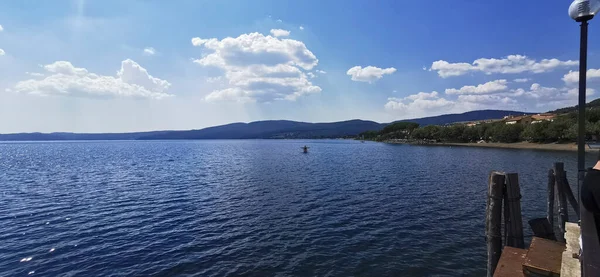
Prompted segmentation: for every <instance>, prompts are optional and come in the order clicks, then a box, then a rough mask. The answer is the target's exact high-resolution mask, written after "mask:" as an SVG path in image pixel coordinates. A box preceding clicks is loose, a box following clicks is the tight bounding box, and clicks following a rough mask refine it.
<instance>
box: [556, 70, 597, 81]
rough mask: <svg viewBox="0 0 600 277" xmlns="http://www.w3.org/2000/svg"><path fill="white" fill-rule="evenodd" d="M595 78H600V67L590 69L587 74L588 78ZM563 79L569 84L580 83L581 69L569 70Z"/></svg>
mask: <svg viewBox="0 0 600 277" xmlns="http://www.w3.org/2000/svg"><path fill="white" fill-rule="evenodd" d="M595 78H600V69H593V68H590V69H588V71H587V74H586V79H587V80H590V79H595ZM562 80H563V81H564V82H565V83H566V84H568V85H572V84H578V83H579V71H569V73H567V74H565V75H564V76H563V78H562Z"/></svg>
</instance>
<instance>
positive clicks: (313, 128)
mask: <svg viewBox="0 0 600 277" xmlns="http://www.w3.org/2000/svg"><path fill="white" fill-rule="evenodd" d="M383 126H384V125H382V124H380V123H377V122H373V121H364V120H349V121H342V122H332V123H306V122H296V121H287V120H275V121H256V122H251V123H233V124H227V125H222V126H215V127H209V128H205V129H201V130H190V131H172V132H166V133H162V134H153V135H149V136H143V137H141V138H140V139H275V138H277V139H284V138H294V139H303V138H340V137H347V136H355V135H357V134H359V133H361V132H364V131H368V130H379V129H381V128H383Z"/></svg>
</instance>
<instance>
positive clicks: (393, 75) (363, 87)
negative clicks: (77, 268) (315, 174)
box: [0, 0, 600, 133]
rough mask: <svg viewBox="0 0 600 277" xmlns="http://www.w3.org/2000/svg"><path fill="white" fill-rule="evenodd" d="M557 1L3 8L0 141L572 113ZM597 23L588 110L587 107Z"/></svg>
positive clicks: (27, 2) (572, 48)
mask: <svg viewBox="0 0 600 277" xmlns="http://www.w3.org/2000/svg"><path fill="white" fill-rule="evenodd" d="M569 5H570V1H568V0H549V1H543V2H542V1H522V0H520V1H518V0H504V1H478V0H453V1H447V0H431V1H394V0H391V1H383V0H382V1H353V0H348V1H336V0H334V1H313V0H303V1H281V0H273V1H271V0H255V1H245V0H226V1H224V0H210V1H204V0H189V1H185V0H180V1H150V0H145V1H141V0H140V1H136V0H129V1H122V0H118V1H112V0H103V1H100V0H96V1H93V0H87V1H85V0H78V1H66V0H64V1H34V0H23V1H0V133H15V132H130V131H150V130H185V129H200V128H204V127H208V126H214V125H220V124H227V123H232V122H250V121H257V120H277V119H285V120H296V121H306V122H332V121H341V120H350V119H364V120H373V121H377V122H391V121H394V120H399V119H408V118H418V117H423V116H433V115H440V114H447V113H461V112H467V111H471V110H480V109H508V110H515V111H523V112H545V111H550V110H553V109H556V108H560V107H565V106H570V105H574V104H576V103H577V86H578V77H577V76H578V64H579V63H578V60H579V24H578V23H577V22H575V21H574V20H572V19H571V18H570V17H569V16H568V13H567V11H568V7H569ZM596 20H598V22H595V21H596ZM596 20H591V21H590V25H589V26H590V27H589V53H588V82H587V83H588V91H587V95H588V100H592V99H595V98H596V97H598V96H600V92H599V91H598V90H600V19H596Z"/></svg>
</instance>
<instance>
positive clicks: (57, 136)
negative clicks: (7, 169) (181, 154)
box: [0, 131, 171, 141]
mask: <svg viewBox="0 0 600 277" xmlns="http://www.w3.org/2000/svg"><path fill="white" fill-rule="evenodd" d="M167 132H171V131H155V132H137V133H98V134H93V133H91V134H78V133H18V134H0V141H44V140H134V139H139V138H140V137H144V136H150V135H156V134H161V133H167Z"/></svg>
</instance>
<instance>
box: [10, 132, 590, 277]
mask: <svg viewBox="0 0 600 277" xmlns="http://www.w3.org/2000/svg"><path fill="white" fill-rule="evenodd" d="M303 145H308V146H310V150H309V153H308V154H302V153H301V149H300V147H301V146H303ZM588 158H589V159H588V165H591V163H592V162H593V159H594V156H593V155H590V156H589V157H588ZM555 161H563V162H565V167H566V170H567V171H568V175H569V178H570V180H571V184H572V185H573V186H575V184H576V183H575V178H576V153H575V152H549V151H534V150H508V149H488V148H468V147H452V148H450V147H427V146H408V145H390V144H382V143H372V142H367V143H360V142H358V141H348V140H314V141H297V140H227V141H226V140H224V141H107V142H32V143H0V194H1V195H2V201H0V276H26V275H28V274H31V275H32V276H420V275H426V276H436V275H438V276H445V275H449V276H484V275H485V266H486V264H485V263H486V252H485V238H484V219H485V202H486V189H487V178H488V175H489V173H490V171H491V170H492V169H495V170H505V171H511V172H518V173H519V174H520V175H519V177H520V182H521V187H522V194H523V200H522V201H523V202H522V205H523V216H524V225H525V226H526V229H525V230H526V232H529V228H528V226H527V220H528V219H531V218H535V217H543V216H544V215H545V205H546V181H547V172H548V169H550V168H551V166H552V163H553V162H555Z"/></svg>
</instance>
